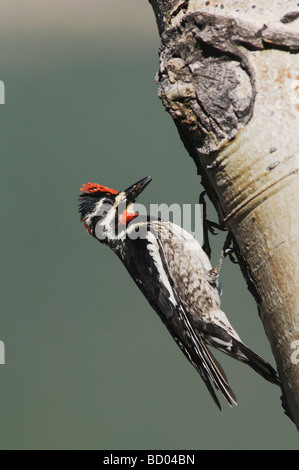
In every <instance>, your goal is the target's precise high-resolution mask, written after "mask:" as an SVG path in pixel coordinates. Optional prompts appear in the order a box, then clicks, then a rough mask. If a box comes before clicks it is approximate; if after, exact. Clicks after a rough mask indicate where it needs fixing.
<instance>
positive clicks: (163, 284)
mask: <svg viewBox="0 0 299 470" xmlns="http://www.w3.org/2000/svg"><path fill="white" fill-rule="evenodd" d="M165 225H167V227H169V226H168V224H165V222H164V223H163V227H164V228H163V229H162V230H164V231H165V230H166V229H165ZM171 226H172V227H173V224H172V225H170V227H171ZM160 228H161V225H160V223H159V222H158V221H157V222H156V223H153V222H152V223H151V231H149V232H147V234H146V237H145V238H144V239H142V238H140V239H136V240H134V241H132V242H131V244H130V249H129V250H127V252H126V253H127V255H126V256H127V258H124V259H122V261H123V262H124V264H125V266H126V267H127V269H128V271H129V273H130V274H131V276H132V278H133V279H134V281H135V282H136V284H137V285H138V287H139V289H140V290H141V291H142V293H143V294H144V296H145V297H146V298H147V300H148V301H149V303H150V304H151V306H152V307H153V308H154V310H155V311H156V312H157V313H158V315H159V317H160V318H161V320H162V321H163V323H164V324H165V326H166V327H167V329H168V330H169V332H170V333H171V335H172V336H173V338H174V340H175V341H176V343H177V344H178V345H179V347H180V349H181V350H182V352H183V353H184V355H185V356H186V357H187V358H188V360H189V361H190V362H191V364H192V365H193V366H194V367H195V369H196V370H197V371H198V372H199V374H200V375H201V377H202V379H203V380H204V382H205V384H206V386H207V388H208V390H209V392H210V394H211V395H212V397H213V399H214V401H215V403H216V404H217V406H218V407H219V408H221V407H220V403H219V401H218V399H217V396H216V394H215V391H214V389H213V386H212V383H213V384H214V386H215V387H216V389H219V390H220V391H221V393H222V395H223V396H224V398H225V399H226V401H227V402H228V403H229V404H230V405H232V404H233V403H236V397H235V395H234V393H233V391H232V390H231V388H230V386H229V384H228V381H227V378H226V376H225V373H224V371H223V370H222V368H221V366H220V365H219V363H218V362H217V361H216V359H215V358H214V356H213V355H212V354H211V352H210V351H209V350H208V348H207V346H206V344H205V342H204V339H203V337H202V336H201V335H199V334H198V332H196V331H195V330H194V328H193V326H192V322H191V321H190V315H189V314H188V313H187V312H186V309H185V305H184V303H182V301H181V294H183V293H184V292H185V291H186V286H188V280H187V279H186V284H185V283H183V284H181V283H180V281H179V280H178V278H179V277H180V276H183V270H184V265H185V262H187V260H188V262H189V263H190V262H193V263H195V265H194V269H195V276H194V283H193V284H194V286H193V288H192V289H194V290H196V292H197V293H198V291H201V289H203V288H205V287H207V286H205V283H204V282H201V278H202V276H203V275H206V274H207V273H208V271H209V270H210V269H211V265H210V263H209V260H208V258H207V257H206V255H205V253H204V252H202V253H203V254H204V257H203V258H202V259H201V258H200V257H199V256H196V251H193V252H191V253H192V254H189V251H188V250H186V246H185V245H184V243H183V245H184V246H183V245H182V239H178V240H174V239H172V234H170V233H168V235H167V233H166V232H165V233H162V231H161V229H160ZM186 233H187V232H186ZM164 235H165V237H164ZM188 235H189V234H188ZM189 237H191V235H190V236H189ZM192 240H194V239H193V237H192ZM188 241H189V242H191V238H189V240H188ZM169 242H171V243H170V245H169ZM128 243H130V241H128ZM196 243H197V242H196ZM171 246H173V247H174V252H173V253H172V254H171ZM198 246H199V248H200V250H201V247H200V245H198ZM189 248H190V247H189ZM193 248H195V247H193ZM181 251H183V252H185V254H183V253H182V254H181V255H180V254H179V252H181ZM194 255H195V256H194ZM128 257H129V258H128ZM178 257H179V258H180V259H178ZM186 257H187V258H186ZM136 260H138V264H137V262H136ZM171 260H174V264H173V265H172V264H171ZM195 260H196V261H195ZM177 263H178V264H177ZM175 265H176V268H175V267H174V266H175ZM178 271H179V272H178ZM195 277H197V278H199V279H198V282H196V281H195ZM192 282H193V281H192ZM195 285H196V288H195ZM215 289H216V292H217V296H218V291H217V288H216V287H215ZM184 295H186V294H184ZM196 295H197V294H196ZM216 304H217V302H216ZM217 305H218V304H217Z"/></svg>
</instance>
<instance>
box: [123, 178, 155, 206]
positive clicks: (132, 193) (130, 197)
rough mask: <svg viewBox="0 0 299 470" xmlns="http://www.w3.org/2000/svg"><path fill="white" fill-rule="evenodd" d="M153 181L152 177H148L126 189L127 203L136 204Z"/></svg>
mask: <svg viewBox="0 0 299 470" xmlns="http://www.w3.org/2000/svg"><path fill="white" fill-rule="evenodd" d="M151 181H152V178H151V177H150V176H146V177H145V178H143V179H142V180H140V181H137V183H135V184H133V185H132V186H130V187H129V188H127V189H125V191H124V193H125V195H126V200H127V203H130V202H134V201H135V199H136V198H137V197H138V196H139V194H140V193H142V191H143V190H144V189H145V188H146V187H147V185H148V184H149V183H150V182H151Z"/></svg>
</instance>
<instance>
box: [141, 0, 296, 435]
mask: <svg viewBox="0 0 299 470" xmlns="http://www.w3.org/2000/svg"><path fill="white" fill-rule="evenodd" d="M149 1H150V3H151V5H152V6H153V9H154V12H155V15H156V20H157V25H158V29H159V33H160V36H161V42H162V43H161V48H160V69H159V73H158V84H159V92H158V93H159V96H160V98H161V99H162V101H163V104H164V106H165V107H166V109H167V110H168V111H169V113H170V114H171V116H172V117H173V119H174V122H175V124H176V126H177V128H178V131H179V134H180V136H181V139H182V141H183V142H184V144H185V146H186V148H187V150H188V152H189V153H190V155H191V156H192V158H193V159H194V161H195V163H196V166H197V169H198V173H199V174H200V175H201V177H202V183H203V185H204V187H205V189H206V190H207V193H208V195H209V197H210V199H211V200H212V201H213V203H214V205H215V207H216V209H217V211H218V215H219V221H220V223H221V224H222V225H223V226H225V227H227V228H228V229H229V230H230V231H231V233H232V236H233V240H234V246H235V249H236V252H237V257H238V261H239V264H240V267H241V269H242V272H243V275H244V277H245V279H246V281H247V285H248V288H249V290H250V292H251V293H252V294H253V295H254V297H255V299H256V301H257V305H258V310H259V314H260V317H261V320H262V322H263V325H264V328H265V331H266V334H267V336H268V339H269V341H270V344H271V348H272V351H273V354H274V357H275V359H276V363H277V367H278V371H279V374H280V376H281V379H282V383H283V396H282V402H283V406H284V409H285V411H286V413H287V414H288V415H289V416H290V417H291V418H292V419H293V420H294V422H295V423H296V425H297V428H298V429H299V296H298V286H299V268H298V260H299V211H298V190H299V173H298V170H299V3H297V1H293V0H290V1H288V0H281V1H279V2H278V1H274V0H263V1H256V2H249V1H248V0H222V1H220V2H217V1H212V0H210V1H200V0H185V1H184V0H149Z"/></svg>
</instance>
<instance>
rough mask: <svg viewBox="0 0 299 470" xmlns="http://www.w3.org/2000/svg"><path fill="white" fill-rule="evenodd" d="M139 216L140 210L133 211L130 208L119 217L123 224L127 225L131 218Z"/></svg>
mask: <svg viewBox="0 0 299 470" xmlns="http://www.w3.org/2000/svg"><path fill="white" fill-rule="evenodd" d="M137 216H138V212H133V211H130V210H125V211H123V213H122V214H121V216H120V218H119V223H120V224H121V225H127V224H128V223H129V222H130V221H131V220H133V219H135V217H137Z"/></svg>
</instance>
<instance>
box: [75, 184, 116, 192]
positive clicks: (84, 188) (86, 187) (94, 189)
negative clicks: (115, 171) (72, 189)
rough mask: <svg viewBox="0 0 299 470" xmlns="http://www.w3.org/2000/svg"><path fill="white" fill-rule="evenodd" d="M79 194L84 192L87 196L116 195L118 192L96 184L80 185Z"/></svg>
mask: <svg viewBox="0 0 299 470" xmlns="http://www.w3.org/2000/svg"><path fill="white" fill-rule="evenodd" d="M80 191H81V192H85V193H87V194H94V193H109V194H118V193H119V191H116V190H115V189H111V188H107V187H106V186H102V185H101V184H98V183H86V184H83V185H82V188H81V189H80Z"/></svg>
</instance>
